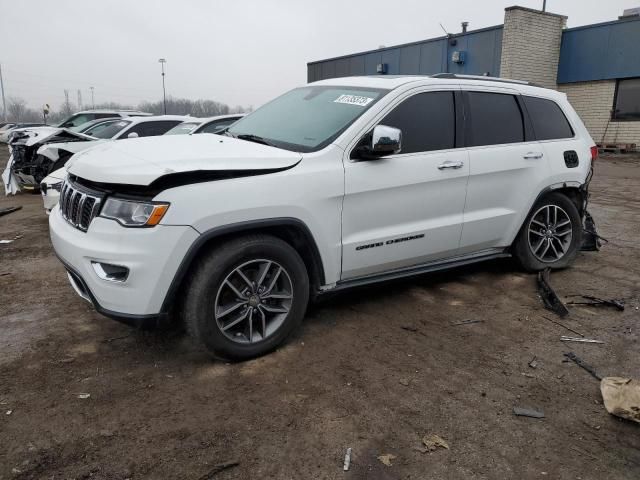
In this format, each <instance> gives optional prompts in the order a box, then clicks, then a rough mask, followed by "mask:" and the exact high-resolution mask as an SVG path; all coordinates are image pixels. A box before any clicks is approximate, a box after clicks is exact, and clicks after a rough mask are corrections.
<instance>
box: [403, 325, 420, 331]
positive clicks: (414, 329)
mask: <svg viewBox="0 0 640 480" xmlns="http://www.w3.org/2000/svg"><path fill="white" fill-rule="evenodd" d="M400 328H401V329H403V330H406V331H407V332H417V331H418V327H414V326H413V325H402V326H401V327H400Z"/></svg>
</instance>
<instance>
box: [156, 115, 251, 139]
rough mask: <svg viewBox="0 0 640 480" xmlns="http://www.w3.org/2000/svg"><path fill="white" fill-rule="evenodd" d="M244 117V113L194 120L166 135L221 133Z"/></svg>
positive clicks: (176, 127) (177, 126) (174, 128)
mask: <svg viewBox="0 0 640 480" xmlns="http://www.w3.org/2000/svg"><path fill="white" fill-rule="evenodd" d="M242 117H244V113H242V114H235V115H218V116H216V117H209V118H193V119H189V120H187V121H186V122H184V123H181V124H180V125H176V126H175V127H173V128H172V129H171V130H169V131H168V132H167V133H165V135H186V134H189V133H220V132H221V131H222V130H224V129H225V128H227V127H229V126H231V125H233V124H234V123H235V122H237V121H238V120H240V119H241V118H242Z"/></svg>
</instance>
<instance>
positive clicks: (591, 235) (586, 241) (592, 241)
mask: <svg viewBox="0 0 640 480" xmlns="http://www.w3.org/2000/svg"><path fill="white" fill-rule="evenodd" d="M602 242H605V243H609V240H607V239H606V238H603V237H601V236H600V235H598V231H597V230H596V223H595V222H594V221H593V217H592V216H591V214H590V213H589V212H585V214H584V226H583V228H582V246H581V247H580V250H582V251H583V252H597V251H599V250H600V247H601V246H602Z"/></svg>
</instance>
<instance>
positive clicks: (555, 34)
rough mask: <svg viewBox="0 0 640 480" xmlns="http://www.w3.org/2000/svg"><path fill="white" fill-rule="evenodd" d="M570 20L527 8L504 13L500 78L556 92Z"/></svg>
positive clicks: (514, 8)
mask: <svg viewBox="0 0 640 480" xmlns="http://www.w3.org/2000/svg"><path fill="white" fill-rule="evenodd" d="M566 21H567V17H565V16H562V15H556V14H554V13H547V12H541V11H539V10H532V9H529V8H524V7H509V8H506V9H505V13H504V30H503V33H502V58H501V61H500V76H501V77H503V78H512V79H515V80H526V81H529V82H534V83H537V84H539V85H541V86H544V87H547V88H556V78H557V74H558V59H559V58H560V41H561V39H562V29H563V28H564V26H565V24H566Z"/></svg>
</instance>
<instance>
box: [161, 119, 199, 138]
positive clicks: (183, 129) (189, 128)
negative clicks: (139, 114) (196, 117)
mask: <svg viewBox="0 0 640 480" xmlns="http://www.w3.org/2000/svg"><path fill="white" fill-rule="evenodd" d="M198 125H200V123H194V122H184V123H181V124H179V125H176V126H175V127H173V128H172V129H171V130H169V131H168V132H167V133H165V135H186V134H187V133H191V132H193V131H194V130H195V129H196V128H197V127H198Z"/></svg>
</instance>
